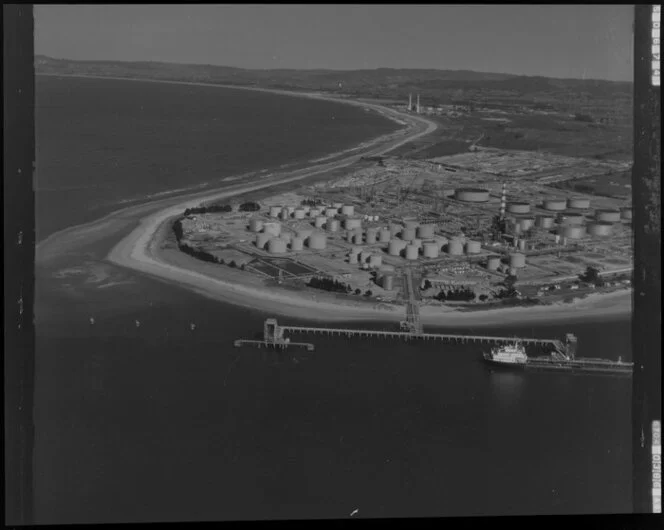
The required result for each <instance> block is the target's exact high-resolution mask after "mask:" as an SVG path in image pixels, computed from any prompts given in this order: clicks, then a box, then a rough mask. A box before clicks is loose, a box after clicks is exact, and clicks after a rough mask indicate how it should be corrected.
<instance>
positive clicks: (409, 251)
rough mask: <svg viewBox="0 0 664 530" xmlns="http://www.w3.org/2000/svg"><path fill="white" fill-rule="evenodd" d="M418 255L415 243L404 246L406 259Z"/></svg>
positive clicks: (418, 251)
mask: <svg viewBox="0 0 664 530" xmlns="http://www.w3.org/2000/svg"><path fill="white" fill-rule="evenodd" d="M419 255H420V249H419V248H418V247H416V246H415V245H407V246H406V259H417V258H418V256H419Z"/></svg>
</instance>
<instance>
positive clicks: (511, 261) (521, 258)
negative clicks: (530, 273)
mask: <svg viewBox="0 0 664 530" xmlns="http://www.w3.org/2000/svg"><path fill="white" fill-rule="evenodd" d="M507 263H508V266H509V268H510V269H513V270H517V269H522V268H523V267H525V266H526V256H525V254H521V253H520V252H514V253H512V254H510V255H509V256H508V257H507ZM502 267H503V261H502V258H501V257H500V256H489V257H488V258H487V260H486V268H487V270H490V271H497V270H499V269H501V268H502Z"/></svg>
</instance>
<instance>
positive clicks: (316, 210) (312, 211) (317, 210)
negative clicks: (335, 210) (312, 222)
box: [309, 207, 321, 219]
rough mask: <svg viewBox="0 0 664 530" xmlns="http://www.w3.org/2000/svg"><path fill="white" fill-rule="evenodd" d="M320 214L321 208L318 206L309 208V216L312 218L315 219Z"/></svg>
mask: <svg viewBox="0 0 664 530" xmlns="http://www.w3.org/2000/svg"><path fill="white" fill-rule="evenodd" d="M320 214H321V209H320V208H318V207H316V208H311V209H310V210H309V217H311V218H312V219H315V218H316V217H318V216H319V215H320Z"/></svg>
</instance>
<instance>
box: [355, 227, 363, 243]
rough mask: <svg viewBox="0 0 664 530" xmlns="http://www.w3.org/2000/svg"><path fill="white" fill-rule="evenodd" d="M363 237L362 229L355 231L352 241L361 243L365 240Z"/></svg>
mask: <svg viewBox="0 0 664 530" xmlns="http://www.w3.org/2000/svg"><path fill="white" fill-rule="evenodd" d="M363 239H364V238H363V237H362V232H361V231H359V230H358V231H355V232H353V240H352V242H353V243H355V244H356V245H361V244H362V242H363Z"/></svg>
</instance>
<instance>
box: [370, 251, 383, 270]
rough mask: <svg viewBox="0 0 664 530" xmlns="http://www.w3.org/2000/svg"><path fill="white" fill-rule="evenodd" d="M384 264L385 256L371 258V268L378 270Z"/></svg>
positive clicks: (375, 255) (373, 255)
mask: <svg viewBox="0 0 664 530" xmlns="http://www.w3.org/2000/svg"><path fill="white" fill-rule="evenodd" d="M382 264H383V256H380V255H378V254H372V255H371V256H369V267H372V268H377V267H380V266H381V265H382Z"/></svg>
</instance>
